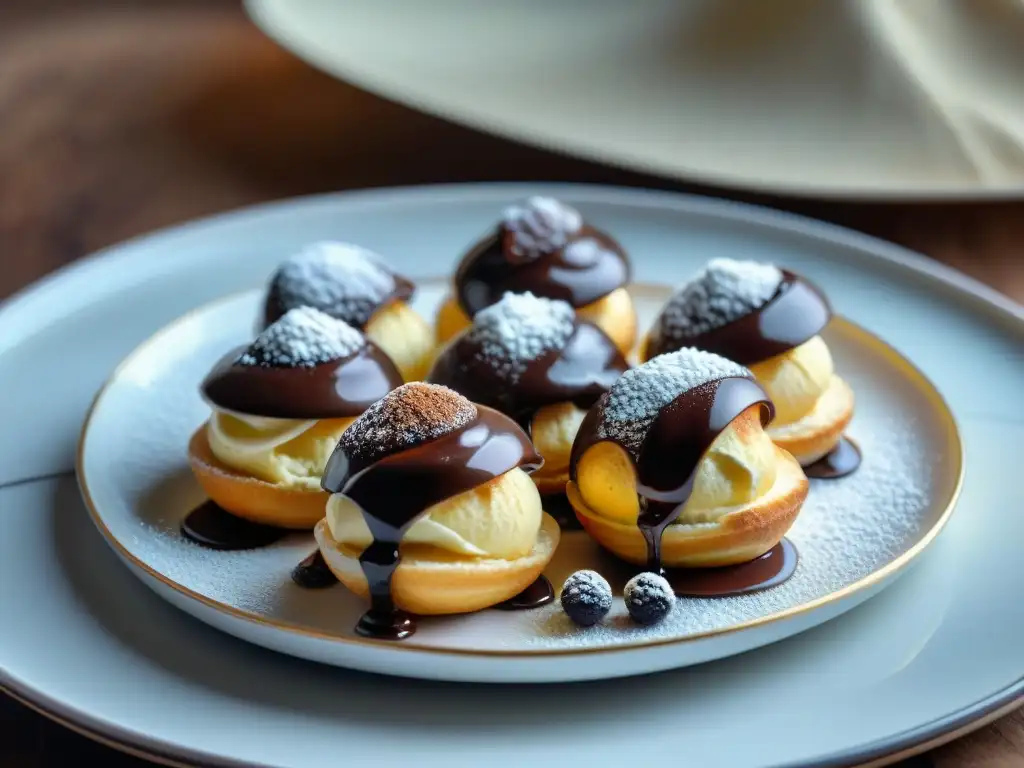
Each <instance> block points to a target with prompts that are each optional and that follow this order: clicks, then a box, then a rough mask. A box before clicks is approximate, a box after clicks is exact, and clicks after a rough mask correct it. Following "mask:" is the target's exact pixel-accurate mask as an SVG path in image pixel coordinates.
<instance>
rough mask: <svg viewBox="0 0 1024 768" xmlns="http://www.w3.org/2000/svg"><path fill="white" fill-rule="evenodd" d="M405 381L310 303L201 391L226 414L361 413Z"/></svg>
mask: <svg viewBox="0 0 1024 768" xmlns="http://www.w3.org/2000/svg"><path fill="white" fill-rule="evenodd" d="M401 383H402V376H401V374H400V373H399V372H398V369H397V368H395V364H394V363H393V362H391V358H389V357H388V356H387V355H386V354H385V353H384V352H383V351H382V350H381V349H380V348H379V347H377V346H376V345H375V344H373V342H371V341H368V340H367V339H366V338H365V337H364V336H363V335H362V334H361V333H360V332H359V331H357V330H356V329H354V328H352V327H351V326H349V325H347V324H345V323H344V322H342V321H341V320H336V319H334V318H333V317H329V316H328V315H325V314H324V313H322V312H320V311H318V310H316V309H313V308H311V307H299V308H297V309H292V310H289V311H288V312H287V313H286V314H285V315H284V316H283V317H281V319H279V320H278V321H277V322H275V323H273V324H272V325H271V326H269V327H268V328H267V329H266V330H265V331H263V333H261V334H260V335H259V337H258V338H257V339H256V340H255V341H254V342H253V343H252V344H251V345H250V346H249V347H244V348H240V349H236V350H233V351H232V352H229V353H228V354H227V355H225V356H224V357H223V358H221V359H220V361H219V362H218V363H217V364H216V365H215V366H214V367H213V369H212V370H211V371H210V373H209V374H208V375H207V377H206V379H204V381H203V383H202V386H201V391H202V394H203V396H204V397H205V398H206V400H207V401H208V402H209V403H210V404H211V405H213V406H216V407H217V408H220V409H223V410H225V411H232V412H235V413H241V414H249V415H253V416H263V417H267V418H278V419H333V418H343V417H352V416H358V415H359V414H361V413H362V412H363V411H364V410H366V408H367V407H368V406H369V405H370V404H371V403H374V402H376V401H377V400H379V399H380V398H382V397H383V396H384V395H386V394H387V393H388V392H390V391H391V390H392V389H394V388H395V387H397V386H399V385H400V384H401Z"/></svg>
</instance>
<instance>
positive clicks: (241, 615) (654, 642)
mask: <svg viewBox="0 0 1024 768" xmlns="http://www.w3.org/2000/svg"><path fill="white" fill-rule="evenodd" d="M418 282H419V284H421V285H422V284H426V283H436V282H441V283H442V284H444V285H447V284H448V279H447V278H424V279H422V280H420V281H418ZM667 287H668V286H664V285H659V284H654V283H634V284H632V285H630V286H629V290H630V292H631V293H633V294H648V295H649V294H652V293H662V292H664V291H665V289H666V288H667ZM251 293H253V291H252V290H249V291H240V292H237V293H232V294H229V295H227V296H222V297H220V298H219V299H214V300H213V301H211V302H207V303H206V304H203V305H202V306H199V307H197V308H195V309H193V310H191V311H189V312H187V313H185V314H184V315H182V316H181V317H179V318H177V319H176V320H173V321H171V322H170V323H168V324H167V325H165V326H164V327H163V328H161V329H160V330H158V331H157V332H156V333H154V334H153V335H152V336H150V337H149V338H148V339H146V340H145V341H144V342H142V343H141V344H140V345H139V346H138V347H136V348H135V349H134V350H133V351H132V352H131V353H130V354H129V355H128V356H127V357H125V358H124V360H122V361H121V362H120V363H119V364H118V365H117V367H116V368H115V369H114V371H113V372H112V373H111V375H110V376H109V377H108V378H107V380H106V381H105V382H104V383H103V385H102V386H101V387H100V389H99V391H98V392H97V393H96V396H95V397H94V398H93V401H92V403H91V405H90V406H89V410H88V412H87V413H86V416H85V421H84V423H83V425H82V430H81V433H80V435H79V440H78V449H77V451H76V456H75V474H76V476H77V478H78V485H79V488H80V489H81V493H82V499H83V501H84V503H85V506H86V508H87V509H88V510H89V515H90V517H91V518H92V521H93V523H94V524H95V526H96V528H97V529H98V530H99V531H100V533H101V534H102V535H103V537H104V538H105V539H106V540H107V543H108V544H109V545H110V546H111V547H113V549H114V550H115V551H116V552H117V553H118V554H119V555H120V556H121V557H122V558H123V559H124V560H126V561H127V562H129V563H130V564H131V565H133V566H134V567H136V568H138V569H139V570H141V571H142V572H143V573H145V574H147V575H148V576H150V577H151V578H153V579H155V580H156V581H158V582H160V583H161V584H163V585H164V586H167V587H170V588H171V589H173V590H174V591H176V592H178V593H179V594H181V595H183V596H185V597H187V598H190V599H192V600H195V601H197V602H199V603H201V604H202V605H204V606H206V607H207V608H212V609H213V610H215V611H219V612H221V613H225V614H228V615H230V616H232V617H234V618H237V619H242V620H243V621H247V622H250V623H252V624H257V625H259V626H262V627H269V628H273V629H277V630H281V631H284V632H288V633H291V634H296V635H303V636H305V637H309V638H315V639H319V640H325V641H327V642H331V643H339V644H344V645H356V646H363V647H372V648H375V649H376V650H378V651H380V650H383V651H386V652H390V651H395V652H416V653H431V654H439V655H446V656H478V657H504V658H510V659H511V658H541V657H545V656H570V655H572V656H576V655H585V654H611V653H624V652H629V651H637V650H642V649H645V648H654V647H659V646H668V645H678V644H683V643H692V642H696V641H699V640H706V639H708V638H711V637H717V636H721V635H728V634H734V633H736V632H743V631H746V630H749V629H754V628H755V627H760V626H764V625H767V624H774V623H777V622H780V621H785V620H787V619H792V618H794V617H796V616H800V615H802V614H805V613H808V612H810V611H814V610H817V609H819V608H823V607H825V606H826V605H829V604H831V603H835V602H837V601H840V600H844V599H846V598H849V597H852V596H853V595H855V594H857V593H858V592H862V591H864V590H866V589H870V588H871V587H873V586H875V585H876V584H879V583H880V582H882V581H884V580H885V579H887V578H889V577H890V576H892V575H894V574H896V573H898V572H899V571H901V570H903V569H904V568H905V567H906V566H908V565H909V564H910V563H911V562H912V561H913V560H914V559H915V558H916V557H917V556H918V555H920V554H921V553H922V552H923V551H924V550H925V549H927V547H928V546H929V545H930V544H931V543H932V542H933V541H934V540H935V539H936V537H937V536H938V535H939V533H940V532H941V531H942V529H943V528H944V527H945V526H946V523H948V522H949V519H950V517H951V516H952V515H953V512H954V510H955V509H956V503H957V499H959V497H960V492H961V490H962V488H963V482H964V464H965V456H964V445H963V440H962V439H961V437H960V429H959V427H958V425H957V423H956V419H955V417H954V416H953V413H952V411H951V410H950V408H949V405H948V404H947V403H946V400H945V398H944V397H943V396H942V395H941V394H940V393H939V390H938V388H937V387H936V386H935V384H933V383H932V381H931V380H930V379H929V378H928V377H927V376H925V375H924V373H922V372H921V370H920V369H918V368H917V366H915V365H914V364H913V363H911V362H910V361H909V360H907V359H906V358H905V357H904V356H903V355H902V354H900V353H899V352H898V351H896V349H894V348H893V347H892V346H890V345H889V344H888V343H887V342H885V341H883V340H882V339H880V338H879V337H877V336H875V335H874V334H873V333H871V332H870V331H868V330H867V329H865V328H863V327H861V326H860V325H858V324H856V323H854V322H853V321H851V320H848V319H846V318H844V317H840V316H836V317H833V319H832V321H831V324H835V325H838V326H839V327H841V328H843V330H844V331H845V332H847V333H849V334H850V335H852V336H854V337H856V338H857V339H858V341H859V343H862V344H864V345H865V346H869V347H873V348H874V349H875V350H876V351H877V352H879V353H881V354H882V356H884V357H885V358H887V359H888V360H889V362H890V364H892V366H893V367H894V368H896V369H897V370H898V371H899V372H901V373H902V374H903V376H904V377H905V378H906V379H908V380H909V381H910V382H911V383H912V384H913V386H914V387H915V389H917V390H918V391H920V392H921V393H922V395H923V396H924V397H925V399H926V400H927V401H928V403H929V404H930V405H931V408H932V410H933V411H934V412H935V414H936V416H937V421H938V422H939V423H940V425H941V426H942V429H943V432H944V433H945V438H946V441H947V443H948V448H949V449H950V461H951V462H952V463H953V464H954V466H955V472H956V482H955V483H954V485H953V488H952V490H951V491H950V493H949V496H948V498H947V499H946V500H945V506H944V507H943V509H942V512H941V514H939V516H938V518H937V519H936V520H935V522H934V523H933V524H932V526H931V527H930V528H929V529H928V530H927V531H925V532H924V533H923V534H922V535H921V537H920V539H918V541H916V542H915V543H914V544H913V545H912V546H911V547H909V548H908V549H907V550H906V551H905V552H903V553H902V554H901V555H899V556H898V557H896V558H895V559H893V560H891V561H890V562H888V563H886V564H885V565H883V566H882V567H880V568H877V569H876V570H874V571H872V572H871V573H869V574H867V575H866V576H864V577H863V578H861V579H858V580H857V581H855V582H853V583H852V584H847V585H846V586H845V587H843V588H842V589H838V590H835V591H833V592H829V593H828V594H826V595H822V596H821V597H817V598H815V599H814V600H808V601H807V602H804V603H800V604H799V605H794V606H791V607H790V608H787V609H785V610H783V611H777V612H776V613H771V614H768V615H766V616H759V617H758V618H756V619H750V620H748V621H744V622H740V623H738V624H733V625H730V626H728V627H721V628H718V629H712V630H707V631H704V632H697V633H693V634H689V635H683V636H680V637H659V638H654V639H651V640H636V641H631V642H623V643H621V644H618V645H606V646H600V647H594V648H538V649H535V650H501V649H487V650H473V649H469V648H438V647H437V646H434V645H425V644H422V643H417V642H416V641H415V640H411V641H410V640H404V641H402V642H400V643H388V644H386V645H385V644H383V643H381V642H380V641H377V640H371V639H364V638H359V637H341V636H338V635H334V634H330V633H327V632H320V631H318V630H315V629H310V628H309V627H305V626H302V625H301V624H295V623H291V622H285V621H277V620H273V619H268V618H266V617H264V616H261V615H259V614H256V613H250V612H248V611H243V610H241V609H239V608H236V607H234V606H231V605H226V604H225V603H222V602H219V601H217V600H214V599H212V598H209V597H207V596H206V595H203V594H200V593H199V592H196V591H194V590H192V589H189V588H188V587H185V586H183V585H181V584H179V583H177V582H176V581H173V580H172V579H169V578H167V577H166V576H165V575H164V574H162V573H160V572H159V571H157V570H155V569H154V568H152V567H150V566H149V565H148V564H146V563H145V562H143V561H142V560H140V559H139V558H137V557H136V556H135V555H133V554H132V553H131V552H129V551H128V550H127V548H126V547H125V546H124V545H123V544H122V543H121V542H120V541H119V540H118V539H117V537H115V536H114V535H113V534H112V533H111V532H110V530H109V529H108V528H107V526H106V524H105V523H104V522H103V517H102V516H101V515H100V513H99V510H98V509H97V508H96V504H95V502H94V501H93V498H92V494H91V492H90V490H89V481H88V477H87V476H86V473H85V443H86V437H87V435H88V433H89V426H90V424H91V423H92V418H93V415H94V414H95V412H96V409H97V407H98V406H99V404H100V401H101V400H102V399H103V397H104V395H105V394H106V392H107V391H108V390H109V388H110V387H111V385H112V384H113V383H114V382H115V381H116V380H117V379H118V378H119V376H120V375H121V374H122V372H123V371H124V370H125V369H126V368H127V367H128V366H129V365H131V364H132V363H133V362H134V360H135V359H136V358H137V357H138V356H140V355H142V354H143V353H144V352H145V351H146V350H147V349H148V348H149V347H150V346H151V345H153V344H155V343H156V342H157V341H159V340H160V339H161V338H162V337H163V336H164V335H165V334H168V333H170V332H172V331H174V330H175V329H177V327H178V326H180V325H181V324H183V323H185V322H188V321H189V320H191V319H192V318H194V317H196V316H198V315H200V314H203V313H205V312H208V311H210V310H211V309H212V308H214V307H216V306H219V305H220V304H226V303H228V302H230V301H234V300H237V299H240V298H241V297H242V296H247V295H250V294H251ZM940 503H941V502H940ZM936 506H938V505H936Z"/></svg>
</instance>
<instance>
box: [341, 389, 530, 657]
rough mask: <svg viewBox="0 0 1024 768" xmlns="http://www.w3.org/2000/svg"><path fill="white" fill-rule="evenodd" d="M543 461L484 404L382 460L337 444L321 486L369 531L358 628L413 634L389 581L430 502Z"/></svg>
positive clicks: (384, 635) (393, 635)
mask: <svg viewBox="0 0 1024 768" xmlns="http://www.w3.org/2000/svg"><path fill="white" fill-rule="evenodd" d="M541 464H542V460H541V459H540V457H539V456H538V455H537V453H536V452H535V451H534V449H533V446H532V444H531V443H530V441H529V439H528V438H527V437H526V435H525V434H524V433H523V431H522V430H521V429H520V428H519V427H518V426H517V425H516V424H515V422H513V421H512V420H511V419H509V418H508V417H507V416H504V415H503V414H501V413H499V412H497V411H495V410H492V409H490V408H485V407H482V406H480V407H478V408H477V414H476V417H475V418H473V419H472V420H470V421H469V422H468V423H467V424H465V425H464V426H462V427H460V428H459V429H456V430H453V431H452V432H449V433H447V434H445V435H442V436H441V437H438V438H435V439H433V440H429V441H427V442H424V443H421V444H419V445H416V446H414V447H412V448H408V449H406V450H401V451H398V452H393V453H389V454H388V455H385V456H384V457H383V458H377V457H372V458H371V459H370V460H369V461H365V460H361V459H360V457H358V456H357V457H354V458H350V457H349V456H348V455H346V453H345V450H344V449H343V447H342V445H339V446H338V448H337V450H335V452H334V454H332V456H331V458H330V461H328V463H327V469H326V470H325V471H324V477H323V483H322V485H323V488H324V490H326V491H328V492H330V493H344V494H345V495H346V496H347V497H348V498H349V499H351V500H352V501H353V502H354V503H355V504H356V505H358V506H359V508H360V509H361V510H362V513H363V517H364V519H365V520H366V524H367V526H368V527H369V529H370V533H371V535H372V536H373V542H372V543H371V544H370V546H368V547H367V548H366V549H365V550H364V551H363V553H362V555H360V557H359V563H360V565H361V566H362V569H363V573H364V575H365V576H366V581H367V584H368V585H369V591H370V610H369V611H368V612H367V613H366V614H364V616H363V617H362V618H361V619H360V620H359V624H358V625H357V626H356V631H357V632H358V633H359V634H362V635H365V636H369V637H376V638H381V639H392V640H400V639H402V638H404V637H408V636H409V635H411V634H412V633H413V632H415V624H414V623H413V620H412V618H411V617H409V616H408V615H406V614H405V613H403V612H402V611H399V610H398V609H397V608H396V607H395V604H394V600H393V599H392V595H391V579H392V576H393V575H394V573H395V570H396V569H397V568H398V565H399V562H400V560H401V555H400V552H399V544H400V542H401V540H402V537H403V536H404V535H405V532H406V531H407V530H408V529H409V528H410V527H411V526H412V525H413V523H415V522H416V521H417V520H418V519H419V518H420V517H421V516H422V515H423V514H424V513H425V512H426V511H427V510H428V509H429V508H430V507H432V506H433V505H434V504H437V503H439V502H441V501H444V500H445V499H449V498H451V497H453V496H457V495H458V494H460V493H464V492H466V491H469V490H472V489H473V488H476V487H478V486H480V485H483V484H485V483H487V482H490V481H491V480H494V479H495V478H497V477H500V476H501V475H503V474H505V473H506V472H508V471H509V470H512V469H515V468H516V467H522V468H524V469H526V470H527V471H533V470H534V469H537V468H538V467H539V466H540V465H541Z"/></svg>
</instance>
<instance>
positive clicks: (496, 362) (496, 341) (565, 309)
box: [464, 293, 576, 385]
mask: <svg viewBox="0 0 1024 768" xmlns="http://www.w3.org/2000/svg"><path fill="white" fill-rule="evenodd" d="M575 316H576V315H575V312H574V311H573V308H572V306H570V305H569V304H568V303H566V302H564V301H558V300H554V299H545V298H541V297H538V296H534V295H533V294H532V293H506V294H505V295H504V296H503V297H502V298H501V300H500V301H498V302H497V303H495V304H492V305H491V306H489V307H487V308H486V309H482V310H480V312H478V313H477V314H476V317H475V318H473V327H472V328H471V329H470V331H469V332H468V333H467V335H466V337H465V340H464V343H471V344H477V345H479V347H480V352H479V353H478V356H479V357H480V358H481V359H482V360H483V361H484V362H486V363H487V364H488V365H489V366H490V367H491V368H492V369H494V371H495V373H497V374H498V375H499V376H500V377H501V378H502V379H504V380H505V381H507V382H508V383H509V385H515V384H516V383H517V382H518V381H519V378H520V376H522V375H523V372H524V371H525V370H526V368H527V366H528V365H529V363H530V362H531V361H533V360H536V359H537V358H538V357H540V356H541V355H543V354H544V353H545V352H547V351H548V350H552V349H561V348H562V347H564V346H565V344H566V342H567V341H568V340H569V337H570V336H572V332H573V328H574V323H575Z"/></svg>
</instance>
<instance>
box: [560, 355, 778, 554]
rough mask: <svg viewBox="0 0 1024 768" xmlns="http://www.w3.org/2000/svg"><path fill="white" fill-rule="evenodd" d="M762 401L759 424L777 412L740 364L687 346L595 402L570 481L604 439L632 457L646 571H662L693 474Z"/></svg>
mask: <svg viewBox="0 0 1024 768" xmlns="http://www.w3.org/2000/svg"><path fill="white" fill-rule="evenodd" d="M757 404H760V405H761V406H762V407H761V421H762V424H763V425H767V424H768V423H769V422H770V421H771V420H772V418H774V407H773V406H772V403H771V400H769V399H768V396H767V395H766V394H765V392H764V390H763V389H761V387H760V386H759V385H758V383H757V382H756V381H755V380H754V377H753V375H752V374H751V373H750V371H748V370H747V369H746V368H744V367H743V366H741V365H738V364H736V363H734V362H732V361H731V360H727V359H725V358H723V357H719V356H718V355H714V354H711V353H708V352H703V351H701V350H697V349H692V348H684V349H681V350H678V351H676V352H670V353H668V354H665V355H662V356H660V357H657V358H655V359H653V360H651V361H650V362H648V363H645V364H644V365H641V366H640V367H638V368H634V369H632V370H630V371H627V372H626V373H624V374H623V375H622V377H621V378H620V379H619V380H618V381H617V382H615V384H613V385H612V387H611V389H610V390H609V391H608V392H607V393H606V394H605V395H603V396H602V397H601V399H600V400H598V402H597V405H596V406H595V407H594V408H593V409H592V410H591V411H590V413H589V414H587V417H586V419H584V421H583V424H581V425H580V429H579V433H578V434H577V436H576V441H575V442H574V443H573V448H572V458H571V460H570V464H569V466H570V478H571V480H572V481H573V482H574V483H575V482H577V480H578V478H577V474H576V473H577V467H578V465H579V460H580V459H581V458H582V457H583V454H584V453H586V451H587V450H588V449H590V448H591V447H592V446H594V445H596V444H597V443H599V442H602V441H605V440H608V441H611V442H613V443H616V444H617V445H619V446H620V447H621V448H622V449H623V450H624V451H625V452H626V453H627V454H629V456H630V458H631V459H632V460H633V464H634V467H635V469H636V477H637V495H638V496H639V502H640V516H639V518H638V519H637V526H638V527H639V529H640V532H641V533H642V534H643V537H644V540H645V542H646V543H647V561H648V569H649V570H651V571H654V572H655V573H660V572H661V570H662V568H661V537H662V534H663V533H664V531H665V528H666V527H668V526H669V525H670V524H671V523H672V522H673V521H674V520H675V519H676V518H677V517H679V514H680V512H681V511H682V509H683V506H684V505H685V504H686V502H687V500H688V499H689V498H690V494H691V493H692V492H693V484H694V481H695V480H696V477H697V469H698V467H699V465H700V462H701V460H702V459H703V458H704V455H705V454H706V453H707V451H708V449H709V448H710V447H711V444H712V443H713V442H714V441H715V438H716V437H718V435H719V434H720V433H721V432H722V431H723V430H724V429H725V428H726V427H728V426H729V425H730V424H731V423H732V422H733V420H735V419H736V417H738V416H739V415H740V414H741V413H743V411H745V410H746V409H747V408H749V407H751V406H752V405H757Z"/></svg>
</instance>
